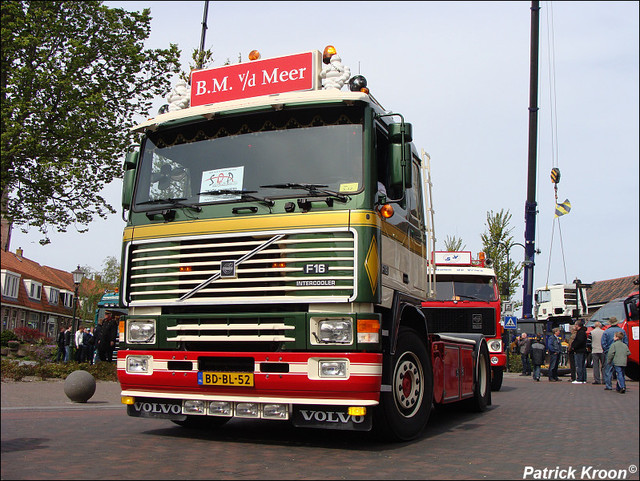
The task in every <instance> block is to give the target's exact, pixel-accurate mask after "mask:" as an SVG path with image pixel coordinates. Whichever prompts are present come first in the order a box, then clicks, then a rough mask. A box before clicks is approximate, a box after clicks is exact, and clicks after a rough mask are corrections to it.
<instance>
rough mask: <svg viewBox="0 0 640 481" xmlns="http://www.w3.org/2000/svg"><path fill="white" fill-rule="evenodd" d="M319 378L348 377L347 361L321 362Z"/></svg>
mask: <svg viewBox="0 0 640 481" xmlns="http://www.w3.org/2000/svg"><path fill="white" fill-rule="evenodd" d="M319 371H320V372H319V373H318V374H319V376H320V377H323V378H326V377H338V378H343V377H347V361H338V360H335V361H334V360H331V361H320V363H319Z"/></svg>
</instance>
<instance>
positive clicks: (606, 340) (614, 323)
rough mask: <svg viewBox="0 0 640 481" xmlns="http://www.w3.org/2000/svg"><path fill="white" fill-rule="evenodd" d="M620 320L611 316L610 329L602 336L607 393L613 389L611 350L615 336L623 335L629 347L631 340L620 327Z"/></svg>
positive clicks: (623, 339)
mask: <svg viewBox="0 0 640 481" xmlns="http://www.w3.org/2000/svg"><path fill="white" fill-rule="evenodd" d="M618 322H619V321H618V318H617V317H616V316H611V317H610V318H609V327H608V328H607V329H606V330H605V331H604V334H602V341H601V344H602V350H603V351H604V356H605V359H606V363H605V365H604V384H605V388H604V390H605V391H611V390H612V389H613V388H612V387H611V380H612V378H613V371H614V367H613V364H612V363H611V362H609V348H610V347H611V345H612V344H613V341H614V340H615V339H614V337H613V336H615V334H616V332H621V333H622V336H623V337H622V341H623V342H624V343H625V344H626V345H627V346H628V345H629V340H628V339H627V334H626V333H625V332H624V330H623V329H621V328H619V327H618Z"/></svg>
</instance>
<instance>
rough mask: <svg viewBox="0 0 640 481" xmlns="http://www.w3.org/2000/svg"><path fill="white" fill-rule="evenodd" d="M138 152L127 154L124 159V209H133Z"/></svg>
mask: <svg viewBox="0 0 640 481" xmlns="http://www.w3.org/2000/svg"><path fill="white" fill-rule="evenodd" d="M139 155H140V153H139V152H138V151H131V152H127V154H126V155H125V157H124V165H123V168H124V174H123V177H122V208H123V209H125V210H128V209H130V208H131V199H132V198H133V186H134V182H135V179H136V167H137V166H138V158H139Z"/></svg>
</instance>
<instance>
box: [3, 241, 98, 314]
mask: <svg viewBox="0 0 640 481" xmlns="http://www.w3.org/2000/svg"><path fill="white" fill-rule="evenodd" d="M0 256H1V257H0V261H1V262H0V263H1V265H2V269H3V270H4V269H6V270H8V271H11V272H15V273H16V274H20V276H21V279H20V280H21V282H20V283H19V286H18V298H17V299H15V298H10V297H5V296H4V295H3V296H2V303H3V304H11V305H14V306H23V307H25V308H27V309H32V310H37V311H44V312H51V313H55V314H62V315H67V316H69V315H71V313H72V308H70V307H65V306H64V305H63V304H62V302H60V301H59V302H58V304H50V303H49V299H48V297H47V292H46V290H45V289H44V288H45V286H51V287H55V288H57V289H59V290H66V291H70V292H73V291H74V289H75V286H74V284H73V275H72V274H71V273H70V272H65V271H63V270H60V269H56V268H55V267H49V266H41V265H40V264H38V263H37V262H34V261H32V260H30V259H27V258H26V257H22V256H18V255H16V254H15V253H13V252H6V251H2V250H0ZM29 279H30V280H34V281H36V282H39V283H41V284H42V294H41V298H40V300H39V301H38V300H34V299H31V298H30V297H29V296H28V294H27V288H26V285H25V282H24V281H26V280H29ZM95 288H96V283H95V282H94V281H93V280H92V279H83V280H82V283H81V284H80V289H79V292H80V296H82V295H83V294H85V293H86V292H88V291H92V290H95Z"/></svg>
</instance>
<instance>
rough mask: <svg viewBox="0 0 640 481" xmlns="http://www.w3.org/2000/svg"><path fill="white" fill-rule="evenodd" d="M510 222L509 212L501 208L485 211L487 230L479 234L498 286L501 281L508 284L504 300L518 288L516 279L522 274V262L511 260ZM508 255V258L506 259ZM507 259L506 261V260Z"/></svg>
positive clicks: (511, 237) (500, 285)
mask: <svg viewBox="0 0 640 481" xmlns="http://www.w3.org/2000/svg"><path fill="white" fill-rule="evenodd" d="M510 222H511V213H510V212H509V210H507V211H506V212H505V211H504V209H501V210H500V212H498V213H494V212H493V211H489V212H487V223H486V227H487V230H486V231H485V232H484V233H483V234H482V235H481V236H480V237H481V239H482V250H483V251H484V253H485V254H486V256H487V257H488V258H489V259H491V260H493V269H494V271H495V272H496V277H497V278H498V286H499V288H500V289H501V288H502V283H503V282H507V283H508V284H509V296H508V297H507V298H506V299H504V300H509V299H511V296H513V294H514V293H515V291H516V289H517V288H518V281H519V278H520V275H521V274H522V264H521V263H516V262H515V261H514V260H513V257H512V256H511V254H510V253H509V254H507V253H508V252H510V249H511V247H512V246H514V245H515V243H514V240H513V236H512V235H511V231H513V228H512V227H511V228H510V227H509V223H510ZM507 257H508V259H507ZM507 260H508V262H507Z"/></svg>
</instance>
